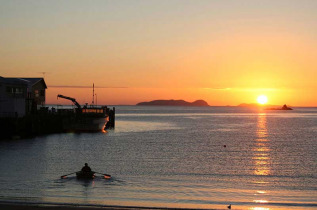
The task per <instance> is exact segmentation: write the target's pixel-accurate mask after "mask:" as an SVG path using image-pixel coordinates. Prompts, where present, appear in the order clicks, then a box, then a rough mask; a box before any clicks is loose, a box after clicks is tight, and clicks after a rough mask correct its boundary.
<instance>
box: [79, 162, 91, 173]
mask: <svg viewBox="0 0 317 210" xmlns="http://www.w3.org/2000/svg"><path fill="white" fill-rule="evenodd" d="M81 171H82V172H83V173H90V172H91V168H90V167H89V166H88V163H85V166H84V167H83V168H82V169H81Z"/></svg>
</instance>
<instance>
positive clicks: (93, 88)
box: [92, 83, 95, 105]
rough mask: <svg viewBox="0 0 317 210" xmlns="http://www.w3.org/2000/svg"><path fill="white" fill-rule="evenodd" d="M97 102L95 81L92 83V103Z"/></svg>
mask: <svg viewBox="0 0 317 210" xmlns="http://www.w3.org/2000/svg"><path fill="white" fill-rule="evenodd" d="M94 103H95V83H92V105H94Z"/></svg>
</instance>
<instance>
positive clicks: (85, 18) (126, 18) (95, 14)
mask: <svg viewBox="0 0 317 210" xmlns="http://www.w3.org/2000/svg"><path fill="white" fill-rule="evenodd" d="M0 5H1V6H0V46H1V47H0V76H3V77H43V73H41V72H45V81H46V84H47V86H48V89H47V103H48V104H56V103H59V104H68V103H69V101H65V100H62V99H58V100H57V98H56V96H57V94H63V95H67V96H71V97H74V98H76V99H77V100H78V102H79V103H81V104H83V103H85V102H88V103H91V101H92V88H87V86H88V87H92V84H93V83H94V84H95V87H96V89H95V92H96V94H97V103H98V104H112V105H113V104H136V103H138V102H141V101H150V100H155V99H184V100H187V101H194V100H197V99H203V100H206V101H207V102H208V103H209V104H210V105H215V106H216V105H238V104H240V103H256V102H257V97H258V96H259V95H266V96H267V98H268V103H269V104H277V105H283V104H289V105H293V106H317V82H316V79H317V76H316V75H317V12H316V11H317V1H316V0H293V1H292V0H272V1H270V0H267V1H263V0H240V1H238V0H236V1H235V0H227V1H221V0H218V1H217V0H192V1H190V0H157V1H154V0H143V1H141V0H138V1H137V0H125V1H122V0H121V1H120V0H113V1H106V0H92V1H84V0H54V1H53V0H52V1H40V0H38V1H34V0H19V1H17V0H0ZM65 86H67V87H65ZM70 87H71V88H70Z"/></svg>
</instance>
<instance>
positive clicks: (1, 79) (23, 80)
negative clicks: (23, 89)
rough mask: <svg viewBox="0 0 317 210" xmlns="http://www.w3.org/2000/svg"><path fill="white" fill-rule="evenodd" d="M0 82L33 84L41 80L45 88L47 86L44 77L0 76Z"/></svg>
mask: <svg viewBox="0 0 317 210" xmlns="http://www.w3.org/2000/svg"><path fill="white" fill-rule="evenodd" d="M0 82H2V83H6V84H25V85H28V86H34V85H35V84H37V83H39V82H42V83H43V85H44V87H45V89H46V88H47V86H46V83H45V81H44V78H41V77H38V78H18V77H1V76H0Z"/></svg>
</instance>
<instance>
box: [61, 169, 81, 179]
mask: <svg viewBox="0 0 317 210" xmlns="http://www.w3.org/2000/svg"><path fill="white" fill-rule="evenodd" d="M74 173H77V171H76V172H73V173H70V174H66V175H63V176H61V179H65V178H67V176H68V175H71V174H74Z"/></svg>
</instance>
